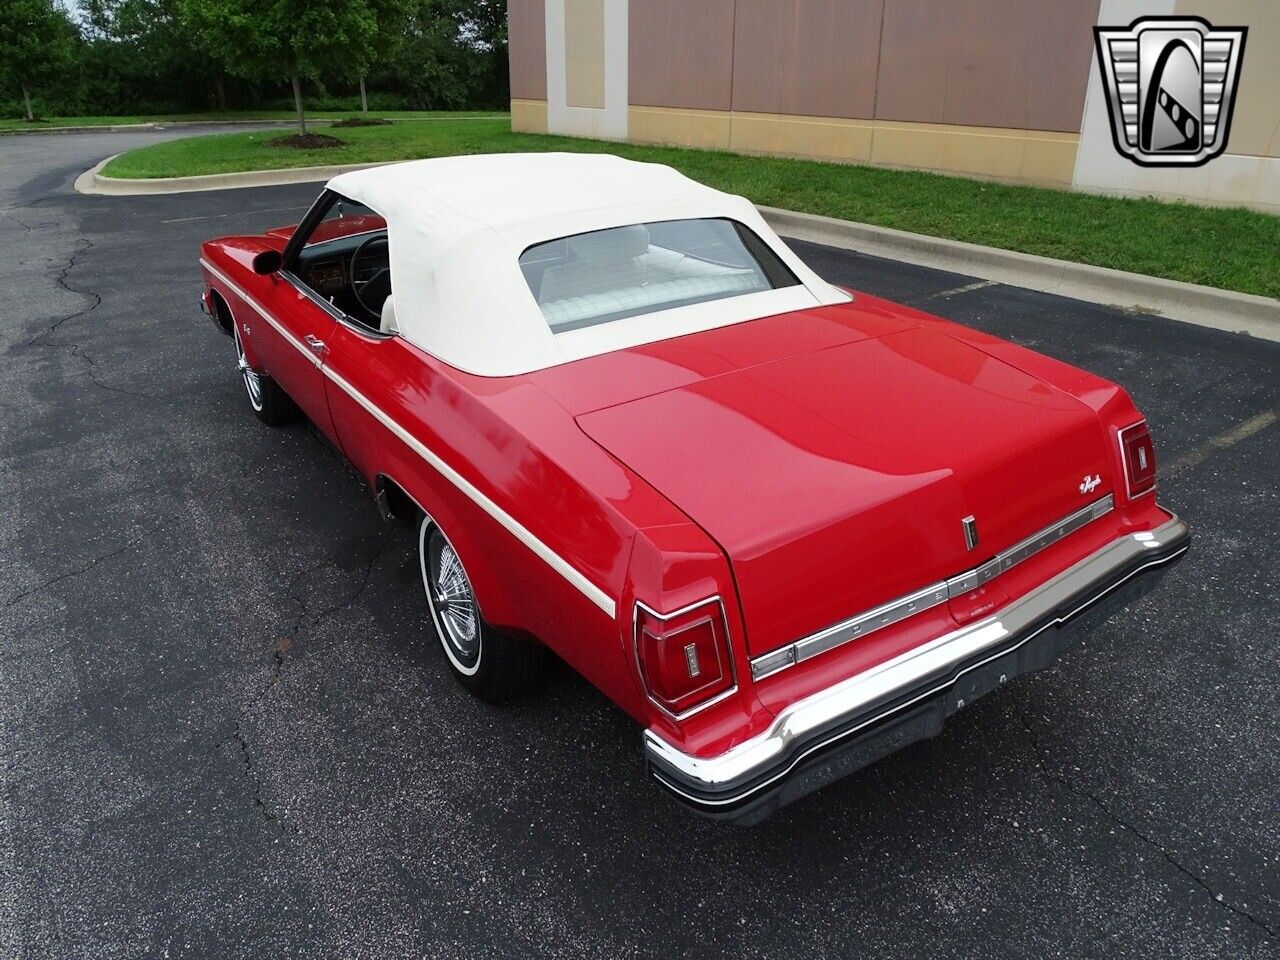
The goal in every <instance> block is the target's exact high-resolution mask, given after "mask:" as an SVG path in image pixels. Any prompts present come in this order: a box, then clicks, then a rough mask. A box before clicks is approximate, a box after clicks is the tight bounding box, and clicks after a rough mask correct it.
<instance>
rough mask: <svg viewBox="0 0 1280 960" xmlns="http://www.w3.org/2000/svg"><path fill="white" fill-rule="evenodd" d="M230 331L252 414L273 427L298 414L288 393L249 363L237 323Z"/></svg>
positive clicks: (232, 325)
mask: <svg viewBox="0 0 1280 960" xmlns="http://www.w3.org/2000/svg"><path fill="white" fill-rule="evenodd" d="M231 331H232V337H233V338H234V339H235V342H236V366H237V368H238V369H239V371H240V380H241V381H242V382H243V383H244V392H245V394H246V395H247V396H248V397H249V407H250V408H251V409H252V410H253V415H254V416H255V417H257V418H258V419H259V420H261V421H262V422H263V423H268V424H270V425H271V426H273V427H278V426H280V425H281V424H284V423H288V422H289V421H290V420H292V419H294V418H295V417H296V416H297V415H298V408H297V407H296V406H294V403H293V401H292V400H290V399H289V395H288V394H287V393H285V392H284V391H283V390H281V389H280V386H279V384H277V383H276V382H275V381H274V380H272V379H271V378H270V377H269V376H267V375H266V374H265V373H259V372H258V371H257V370H255V369H253V367H252V366H251V365H250V364H249V358H248V356H247V355H246V354H245V350H244V342H243V341H242V340H241V339H240V327H239V325H238V324H235V323H233V324H231Z"/></svg>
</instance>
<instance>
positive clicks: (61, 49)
mask: <svg viewBox="0 0 1280 960" xmlns="http://www.w3.org/2000/svg"><path fill="white" fill-rule="evenodd" d="M78 36H79V34H78V31H77V30H76V28H75V26H74V25H73V24H72V23H71V21H70V20H69V19H68V18H67V15H66V13H64V12H63V11H62V9H61V8H60V7H56V6H54V4H53V0H5V11H4V15H3V16H0V78H3V80H4V81H5V83H6V85H16V86H19V87H21V88H22V102H23V104H24V105H25V107H26V111H27V119H28V120H34V119H35V114H33V113H32V112H31V87H32V85H33V84H39V83H42V82H43V81H45V80H47V79H49V78H50V77H51V76H52V75H54V74H56V73H57V72H58V70H59V68H60V67H62V66H63V65H64V64H66V63H68V62H69V61H70V60H71V57H72V55H73V53H74V48H75V41H76V38H77V37H78Z"/></svg>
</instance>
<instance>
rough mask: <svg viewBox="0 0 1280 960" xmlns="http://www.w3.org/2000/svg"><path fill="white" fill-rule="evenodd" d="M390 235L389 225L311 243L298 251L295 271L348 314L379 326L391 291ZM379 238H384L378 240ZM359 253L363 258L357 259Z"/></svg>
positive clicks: (358, 321) (362, 321)
mask: <svg viewBox="0 0 1280 960" xmlns="http://www.w3.org/2000/svg"><path fill="white" fill-rule="evenodd" d="M386 235H387V231H386V230H385V229H383V230H374V231H369V232H365V233H356V234H352V235H350V236H345V237H337V238H334V239H332V240H325V241H322V242H320V243H313V244H308V245H307V246H304V247H303V248H302V249H301V250H300V251H298V257H297V261H296V265H295V269H294V272H295V274H296V275H297V276H298V278H299V279H300V280H302V282H303V283H305V284H306V285H307V286H308V287H310V288H311V289H312V290H314V291H315V292H316V293H317V294H319V295H320V296H321V297H323V298H324V299H325V300H328V301H329V303H331V304H332V305H333V306H334V307H336V308H337V309H339V310H341V311H342V312H343V313H345V314H346V315H347V316H348V317H350V318H351V319H353V320H355V321H356V322H357V323H359V324H361V325H363V326H372V327H373V329H375V330H376V329H378V325H379V321H380V318H381V307H382V301H383V300H385V299H386V297H387V294H388V293H390V292H391V287H390V283H389V279H388V278H389V275H388V273H387V271H388V270H389V267H390V259H389V257H388V252H387V244H386V242H385V240H386ZM378 239H381V240H382V241H383V242H381V243H379V242H376V241H377V240H378ZM370 241H374V242H370ZM362 247H363V250H361V248H362ZM357 253H359V262H358V263H355V262H353V261H354V260H355V258H356V254H357ZM379 274H381V275H382V276H381V277H379ZM371 281H372V282H371ZM357 286H360V287H361V292H360V294H357V290H356V287H357Z"/></svg>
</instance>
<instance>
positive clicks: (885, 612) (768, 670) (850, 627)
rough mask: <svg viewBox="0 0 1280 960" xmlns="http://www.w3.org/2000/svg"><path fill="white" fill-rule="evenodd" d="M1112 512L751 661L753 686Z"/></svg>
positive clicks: (1080, 514)
mask: <svg viewBox="0 0 1280 960" xmlns="http://www.w3.org/2000/svg"><path fill="white" fill-rule="evenodd" d="M1114 506H1115V498H1114V497H1113V496H1112V495H1111V494H1107V495H1106V496H1105V497H1103V498H1102V499H1101V500H1097V501H1095V502H1094V503H1091V504H1089V506H1087V507H1084V508H1083V509H1080V510H1077V511H1076V512H1075V513H1073V514H1071V516H1069V517H1065V518H1064V519H1062V520H1059V521H1058V522H1057V523H1053V524H1050V525H1049V526H1047V527H1045V528H1044V529H1043V530H1038V531H1036V532H1035V533H1033V534H1032V535H1031V536H1029V537H1027V538H1026V539H1024V540H1020V541H1019V542H1018V543H1015V544H1014V545H1013V546H1012V547H1010V548H1009V549H1008V550H1005V551H1003V552H1001V553H999V554H997V555H996V556H995V557H993V558H992V559H990V560H988V561H987V562H986V563H984V564H982V565H981V566H979V567H975V568H974V569H972V570H968V571H966V572H964V573H962V574H960V575H959V576H956V577H952V578H951V579H949V580H945V581H939V582H937V583H931V584H929V586H927V587H923V588H922V589H920V590H917V591H916V592H915V593H909V594H907V595H906V596H905V597H898V598H897V599H896V600H890V601H889V602H888V603H885V604H882V605H881V606H878V607H876V608H874V609H872V610H868V611H866V612H865V613H859V614H857V615H856V616H853V617H850V618H849V619H848V620H842V621H840V622H839V623H837V624H834V625H832V626H830V627H827V628H826V629H824V630H820V631H818V632H817V633H815V634H811V635H810V636H807V637H803V638H801V639H799V640H796V641H795V642H793V643H790V644H787V645H786V646H785V647H781V648H779V649H777V650H772V651H770V652H769V653H766V654H763V655H761V656H759V657H756V658H755V659H754V660H752V661H751V676H752V678H753V679H755V680H763V679H764V678H765V677H770V676H773V674H775V673H777V672H778V671H780V670H785V669H786V668H787V667H790V666H794V665H795V664H797V663H801V662H803V661H805V660H808V659H809V658H810V657H816V656H817V655H818V654H820V653H826V652H827V651H828V650H831V649H832V648H834V647H838V646H840V645H841V644H844V643H848V642H849V641H850V640H856V639H857V638H858V637H863V636H866V635H867V634H869V633H873V632H874V631H876V630H880V629H882V628H884V627H888V626H891V625H893V624H895V623H897V622H898V621H900V620H905V619H906V618H907V617H911V616H915V615H916V614H917V613H920V612H922V611H924V610H928V609H930V608H931V607H936V606H937V605H938V604H940V603H944V602H945V601H946V600H947V599H948V598H950V597H958V596H960V595H961V594H964V593H968V592H969V591H970V590H976V589H977V588H978V587H980V586H982V585H983V584H984V583H988V582H990V581H991V580H994V579H995V578H996V577H997V576H999V575H1000V574H1002V573H1004V572H1005V571H1006V570H1011V569H1013V568H1014V567H1016V566H1017V565H1018V564H1020V563H1021V562H1022V561H1023V560H1026V559H1028V558H1029V557H1033V556H1035V555H1036V554H1037V553H1039V552H1040V551H1041V550H1043V549H1045V548H1046V547H1049V546H1052V545H1053V544H1054V543H1056V542H1057V541H1058V540H1060V539H1062V538H1063V537H1065V536H1067V535H1068V534H1070V533H1074V532H1075V531H1076V530H1079V529H1080V528H1081V527H1083V526H1084V525H1085V524H1087V523H1089V522H1090V521H1092V520H1096V519H1098V518H1099V517H1102V516H1105V515H1106V514H1108V513H1110V512H1111V510H1112V509H1113V508H1114Z"/></svg>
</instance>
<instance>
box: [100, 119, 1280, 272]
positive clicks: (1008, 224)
mask: <svg viewBox="0 0 1280 960" xmlns="http://www.w3.org/2000/svg"><path fill="white" fill-rule="evenodd" d="M325 132H327V133H330V134H331V135H334V136H337V137H339V139H341V140H342V141H343V143H344V145H343V146H341V147H332V148H329V149H322V150H305V151H295V150H287V149H280V148H277V147H269V146H266V143H265V141H267V140H269V139H271V138H272V137H274V136H279V133H278V132H267V131H261V132H255V133H237V134H221V135H217V134H215V135H213V136H203V137H191V138H188V139H184V140H172V141H169V142H167V143H158V144H154V145H152V146H149V147H142V148H140V149H138V150H131V151H129V152H128V153H125V154H123V155H121V156H119V157H117V158H116V159H115V160H113V161H112V162H111V163H110V164H108V165H107V168H106V169H105V170H104V171H103V172H104V173H105V174H106V175H107V176H112V177H129V178H147V177H174V176H187V175H192V174H201V173H224V172H228V171H234V170H259V169H268V168H270V169H278V168H281V167H298V166H319V165H327V164H342V163H361V162H372V161H379V160H386V161H394V160H409V159H414V158H417V157H439V156H448V155H452V154H460V153H497V152H515V151H546V150H575V151H580V152H591V153H616V154H619V155H621V156H624V157H630V158H632V159H635V160H649V161H656V162H658V163H665V164H669V165H670V166H673V167H675V168H677V169H678V170H681V171H683V172H684V173H686V174H687V175H689V176H690V177H693V178H694V179H696V180H700V181H702V182H703V183H706V184H710V185H711V186H713V187H717V188H719V189H721V190H726V191H729V192H732V193H738V194H742V195H743V196H745V197H748V198H750V199H751V200H752V201H753V202H755V203H758V204H765V205H768V206H773V207H785V208H787V209H789V210H802V211H806V212H809V213H818V214H824V215H826V216H831V217H839V218H841V219H845V220H858V221H862V222H864V223H875V224H879V225H881V226H885V227H893V228H896V229H899V230H909V231H911V232H913V233H924V234H929V235H932V236H937V237H949V238H952V239H955V240H964V241H968V242H970V243H980V244H985V245H987V246H993V247H1003V248H1005V249H1009V250H1021V251H1023V252H1026V253H1034V254H1040V255H1041V256H1046V257H1056V258H1058V259H1062V260H1075V261H1079V262H1081V263H1092V264H1097V265H1098V266H1103V267H1114V268H1115V269H1118V270H1129V271H1133V272H1135V273H1145V274H1150V275H1153V276H1158V277H1170V278H1172V279H1175V280H1186V281H1189V282H1191V283H1202V284H1207V285H1209V286H1214V287H1224V288H1226V289H1229V290H1240V291H1244V292H1246V293H1254V294H1261V295H1263V296H1269V297H1277V296H1280V254H1278V253H1277V251H1280V217H1275V216H1271V215H1268V214H1264V213H1258V212H1255V211H1251V210H1239V209H1228V208H1209V207H1198V206H1194V205H1191V204H1182V203H1163V202H1160V201H1156V200H1136V199H1120V198H1112V197H1098V196H1090V195H1088V194H1082V193H1067V192H1064V191H1058V190H1047V189H1042V188H1038V187H1015V186H1005V185H1002V184H996V183H989V182H985V181H979V180H968V179H964V178H960V177H947V176H940V175H938V174H931V173H919V172H911V171H902V170H888V169H884V168H879V167H867V166H854V165H851V164H835V163H822V162H819V161H814V160H792V159H787V158H782V157H758V156H745V155H742V154H734V153H723V152H717V151H710V150H688V149H683V148H678V147H652V146H642V145H634V144H622V143H609V142H605V141H600V140H579V139H575V138H571V137H553V136H540V135H536V134H522V133H512V132H511V130H510V128H509V121H508V120H507V119H506V118H505V117H496V118H490V119H477V120H468V121H459V122H454V123H405V124H395V125H393V126H387V127H366V128H352V129H345V130H327V129H326V131H325Z"/></svg>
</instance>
